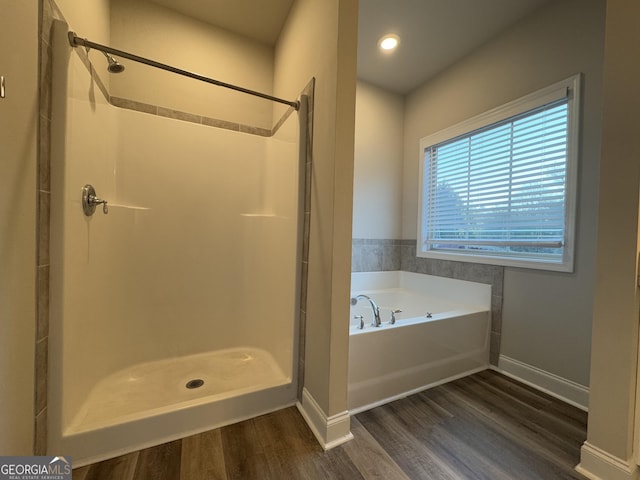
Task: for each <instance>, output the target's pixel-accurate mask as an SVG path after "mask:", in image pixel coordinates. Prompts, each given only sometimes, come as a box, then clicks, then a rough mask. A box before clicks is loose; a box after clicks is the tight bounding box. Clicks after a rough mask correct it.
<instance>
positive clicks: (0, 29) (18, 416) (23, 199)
mask: <svg viewBox="0 0 640 480" xmlns="http://www.w3.org/2000/svg"><path fill="white" fill-rule="evenodd" d="M2 8H3V11H2V20H0V59H1V60H0V75H4V76H5V77H6V87H7V91H6V92H7V95H6V98H4V99H0V159H1V160H0V265H2V273H1V274H0V330H1V331H2V334H1V335H0V385H2V387H1V388H0V453H1V454H2V455H31V454H32V452H33V425H34V399H33V393H34V390H33V387H34V385H33V384H34V341H35V321H36V319H35V315H36V311H35V303H34V300H35V278H36V277H35V273H36V258H35V252H36V245H35V239H36V216H35V213H36V204H35V200H36V151H37V149H36V133H37V132H36V128H37V123H36V119H37V114H38V90H37V88H38V85H37V79H38V61H37V59H38V44H37V41H38V5H37V2H4V3H3V6H2Z"/></svg>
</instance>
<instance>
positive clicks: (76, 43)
mask: <svg viewBox="0 0 640 480" xmlns="http://www.w3.org/2000/svg"><path fill="white" fill-rule="evenodd" d="M68 37H69V43H70V44H71V46H72V47H86V48H93V49H95V50H100V51H101V52H105V53H111V54H113V55H116V56H117V57H120V58H126V59H128V60H133V61H134V62H138V63H144V64H145V65H149V66H151V67H156V68H159V69H161V70H166V71H168V72H172V73H177V74H178V75H182V76H185V77H189V78H194V79H196V80H200V81H202V82H206V83H211V84H213V85H217V86H219V87H224V88H230V89H231V90H235V91H237V92H242V93H247V94H249V95H253V96H256V97H260V98H264V99H267V100H271V101H272V102H278V103H283V104H285V105H289V106H291V107H293V108H295V109H296V110H298V109H299V108H300V102H298V101H295V102H292V101H290V100H284V99H282V98H278V97H274V96H272V95H267V94H266V93H261V92H256V91H255V90H249V89H248V88H243V87H238V86H237V85H232V84H230V83H225V82H221V81H219V80H214V79H213V78H209V77H205V76H203V75H199V74H197V73H193V72H189V71H187V70H182V69H180V68H176V67H172V66H171V65H166V64H164V63H160V62H156V61H155V60H150V59H148V58H144V57H140V56H138V55H134V54H133V53H128V52H124V51H122V50H117V49H115V48H111V47H107V46H106V45H101V44H99V43H95V42H92V41H90V40H87V39H86V38H80V37H78V36H77V35H76V34H75V32H69V33H68Z"/></svg>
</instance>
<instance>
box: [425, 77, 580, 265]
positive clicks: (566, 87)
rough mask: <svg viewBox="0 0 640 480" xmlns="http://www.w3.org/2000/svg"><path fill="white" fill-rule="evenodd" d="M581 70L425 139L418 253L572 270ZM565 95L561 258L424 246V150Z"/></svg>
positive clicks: (436, 256)
mask: <svg viewBox="0 0 640 480" xmlns="http://www.w3.org/2000/svg"><path fill="white" fill-rule="evenodd" d="M581 81H582V74H577V75H574V76H572V77H569V78H567V79H565V80H561V81H559V82H557V83H554V84H552V85H549V86H548V87H545V88H542V89H540V90H537V91H535V92H533V93H530V94H528V95H525V96H523V97H520V98H518V99H516V100H513V101H511V102H509V103H506V104H504V105H502V106H499V107H497V108H494V109H492V110H489V111H487V112H484V113H482V114H480V115H476V116H474V117H472V118H469V119H467V120H464V121H462V122H460V123H458V124H456V125H453V126H451V127H448V128H445V129H444V130H441V131H439V132H436V133H434V134H431V135H427V136H425V137H422V138H421V139H420V153H419V159H420V161H419V170H420V174H419V182H420V183H419V184H418V200H419V202H418V231H417V241H416V256H417V257H422V258H435V259H441V260H453V261H459V262H461V261H462V262H472V263H482V264H489V265H502V266H508V267H522V268H531V269H538V270H550V271H558V272H573V270H574V257H575V229H576V209H577V200H578V162H579V148H580V144H579V140H580V134H579V126H580V103H581V102H580V98H581V95H580V88H581ZM563 98H566V99H567V157H566V176H565V212H564V241H563V254H562V259H561V261H556V260H552V259H541V258H527V257H526V256H524V255H523V256H517V255H515V254H512V253H510V254H508V255H501V254H500V253H497V254H489V253H472V252H470V251H468V250H465V251H461V252H453V251H441V250H433V249H430V247H429V246H427V245H425V240H426V238H425V237H424V235H423V232H424V230H423V229H424V228H425V225H423V213H424V209H425V196H426V195H427V192H426V191H425V190H426V189H425V187H424V180H425V173H426V172H425V168H426V167H425V163H427V161H426V155H425V150H426V149H428V148H431V147H433V146H435V145H438V144H441V143H443V142H446V141H449V140H453V139H455V138H457V137H462V136H465V135H469V134H471V133H472V132H474V131H476V130H480V129H484V128H487V127H490V126H492V125H494V124H497V123H500V122H503V121H505V120H508V119H509V118H512V117H515V116H518V115H522V114H525V113H527V112H529V111H532V110H536V109H538V108H540V107H542V106H544V105H547V104H549V103H553V102H556V101H558V100H561V99H563Z"/></svg>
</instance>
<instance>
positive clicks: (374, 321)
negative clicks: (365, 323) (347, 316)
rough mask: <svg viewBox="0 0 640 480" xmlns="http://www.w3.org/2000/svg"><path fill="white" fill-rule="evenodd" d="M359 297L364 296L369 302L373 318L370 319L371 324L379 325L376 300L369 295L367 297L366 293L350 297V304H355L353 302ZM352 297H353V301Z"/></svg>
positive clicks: (378, 311)
mask: <svg viewBox="0 0 640 480" xmlns="http://www.w3.org/2000/svg"><path fill="white" fill-rule="evenodd" d="M361 298H364V299H365V300H367V301H368V302H369V305H371V311H372V312H373V319H372V320H371V326H373V327H379V326H380V325H381V324H382V322H381V321H380V307H379V306H378V305H377V304H376V302H374V301H373V299H372V298H371V297H368V296H367V295H358V296H356V297H355V298H352V299H351V304H352V305H355V303H357V302H358V300H360V299H361ZM354 299H355V302H354V301H353V300H354Z"/></svg>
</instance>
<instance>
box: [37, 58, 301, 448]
mask: <svg viewBox="0 0 640 480" xmlns="http://www.w3.org/2000/svg"><path fill="white" fill-rule="evenodd" d="M60 64H63V68H64V61H61V62H58V65H60ZM60 73H61V72H58V77H57V78H58V81H56V83H55V84H54V92H57V93H60V88H65V87H64V79H63V80H62V81H60V78H61V77H60ZM63 77H64V73H63ZM63 77H62V78H63ZM54 81H55V80H54ZM66 83H67V86H68V95H67V99H66V101H65V98H64V92H62V94H61V95H58V96H57V97H60V98H56V100H54V104H55V105H54V116H55V118H56V119H58V120H60V119H64V116H65V111H66V120H64V121H62V122H57V124H56V122H54V125H55V126H54V127H53V128H54V132H53V134H52V136H53V138H54V141H53V150H54V152H53V165H52V227H51V236H52V239H51V245H52V267H51V288H52V292H51V312H52V318H51V331H52V334H51V338H52V340H51V347H50V352H51V362H50V373H51V380H50V385H51V392H50V399H49V402H50V416H51V420H52V422H51V425H54V429H53V430H54V431H53V432H52V434H53V435H54V436H55V435H56V434H59V433H61V432H62V431H64V428H65V427H66V426H68V425H69V423H70V421H71V420H72V418H73V416H74V415H75V414H76V413H77V411H78V409H79V408H80V406H81V405H82V402H83V401H84V399H85V398H86V397H87V395H88V393H89V391H90V390H91V388H92V387H93V386H94V385H95V384H96V383H97V382H98V381H99V380H100V379H102V378H104V377H105V376H107V375H109V374H111V373H113V372H116V371H118V370H120V369H122V368H125V367H127V366H130V365H134V364H137V363H140V362H148V361H154V360H160V359H166V358H171V357H178V356H184V355H191V354H196V353H201V352H208V351H213V350H220V349H224V348H231V347H237V346H247V347H257V348H261V349H264V350H266V351H268V352H269V353H271V354H272V355H273V356H274V358H275V359H276V361H277V362H278V364H279V366H280V368H281V369H282V371H283V372H284V373H285V375H287V376H289V377H293V374H294V372H293V369H294V366H293V356H294V354H295V353H296V352H295V351H294V341H293V339H294V333H295V331H294V330H295V326H294V325H295V321H294V319H295V318H296V306H297V304H296V293H297V287H296V281H297V276H296V274H297V271H296V264H297V263H296V261H297V238H298V237H297V235H298V233H297V232H298V230H297V216H298V213H297V212H298V210H297V209H298V199H297V193H298V190H297V188H298V187H297V182H298V170H297V169H298V148H297V128H298V127H297V118H296V115H295V114H294V115H292V116H291V117H290V118H289V119H288V120H287V122H286V123H285V125H284V126H283V128H282V129H281V133H280V134H279V135H276V136H275V137H272V138H265V137H259V136H256V135H248V134H244V133H239V132H234V131H230V130H224V129H218V128H212V127H207V126H203V125H199V124H193V123H187V122H182V121H178V120H173V119H169V118H165V117H159V116H155V115H149V114H145V113H140V112H136V111H131V110H123V109H117V108H115V107H113V106H111V105H109V104H107V103H106V101H105V100H104V98H103V96H102V94H101V92H100V91H99V90H98V89H97V87H96V86H95V85H94V84H93V83H92V82H91V80H90V76H89V73H88V71H87V69H86V67H85V66H84V65H83V64H82V62H81V61H80V60H79V58H78V56H77V54H76V53H75V52H71V53H70V61H69V69H68V72H67V79H66ZM293 131H295V134H294V135H292V134H291V133H292V132H293ZM56 138H58V139H62V138H64V142H60V141H59V140H56ZM86 183H91V184H93V185H94V187H95V188H96V191H97V194H98V196H99V197H101V198H104V199H106V200H108V202H109V213H108V215H104V214H103V213H102V211H101V208H100V207H98V209H97V210H96V213H95V214H94V215H93V217H85V216H84V214H83V212H82V208H81V205H80V196H81V195H80V193H81V189H82V187H83V186H84V185H85V184H86ZM63 396H64V398H63ZM58 428H59V429H60V432H56V431H55V430H57V429H58Z"/></svg>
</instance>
